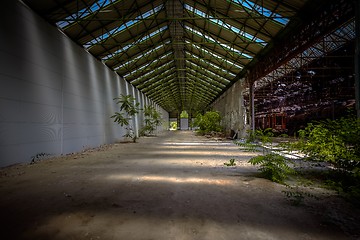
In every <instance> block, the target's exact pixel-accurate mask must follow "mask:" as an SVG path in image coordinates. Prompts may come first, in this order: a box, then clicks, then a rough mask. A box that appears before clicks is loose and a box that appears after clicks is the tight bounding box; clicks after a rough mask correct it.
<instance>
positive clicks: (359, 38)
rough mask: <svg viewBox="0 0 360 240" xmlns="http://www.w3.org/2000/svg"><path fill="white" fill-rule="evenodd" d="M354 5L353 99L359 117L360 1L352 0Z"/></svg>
mask: <svg viewBox="0 0 360 240" xmlns="http://www.w3.org/2000/svg"><path fill="white" fill-rule="evenodd" d="M354 7H355V55H354V57H355V59H354V62H355V99H356V115H357V117H358V118H360V66H359V65H360V1H358V0H354Z"/></svg>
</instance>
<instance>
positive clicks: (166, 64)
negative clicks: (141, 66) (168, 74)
mask: <svg viewBox="0 0 360 240" xmlns="http://www.w3.org/2000/svg"><path fill="white" fill-rule="evenodd" d="M173 62H174V60H173V61H170V62H168V63H165V64H164V65H162V66H161V67H159V68H157V69H154V70H151V71H150V72H147V73H145V74H144V75H142V76H141V77H140V78H138V79H136V80H135V81H134V83H136V82H137V81H139V80H141V79H143V78H144V77H146V76H148V75H150V74H153V73H154V72H155V71H159V70H160V69H163V68H165V67H166V66H168V65H170V64H171V63H173ZM169 70H170V69H169Z"/></svg>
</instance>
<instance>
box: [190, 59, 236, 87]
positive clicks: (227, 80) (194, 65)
mask: <svg viewBox="0 0 360 240" xmlns="http://www.w3.org/2000/svg"><path fill="white" fill-rule="evenodd" d="M189 63H190V65H192V66H193V67H195V69H196V68H199V66H198V65H196V64H195V63H193V62H189ZM201 70H202V71H205V72H207V73H208V74H210V75H213V76H216V77H218V78H220V79H223V80H224V81H225V82H230V80H229V79H226V78H224V77H223V76H220V75H219V74H216V73H213V72H211V71H209V70H207V69H206V68H201Z"/></svg>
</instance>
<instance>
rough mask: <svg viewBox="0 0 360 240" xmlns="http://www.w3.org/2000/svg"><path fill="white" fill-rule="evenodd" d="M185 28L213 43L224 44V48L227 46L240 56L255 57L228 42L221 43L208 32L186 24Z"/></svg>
mask: <svg viewBox="0 0 360 240" xmlns="http://www.w3.org/2000/svg"><path fill="white" fill-rule="evenodd" d="M185 29H187V30H189V31H190V32H192V33H194V34H196V35H199V36H200V37H203V38H205V39H207V40H209V41H210V42H213V43H215V44H218V45H220V46H222V47H223V48H226V49H227V50H229V51H231V52H233V53H236V54H238V55H240V56H243V57H246V58H249V59H252V58H253V57H252V56H250V55H249V54H246V53H243V52H242V51H240V50H238V49H236V48H233V47H230V46H228V45H227V44H224V43H220V42H219V41H217V40H216V39H214V38H212V37H210V36H208V35H206V34H203V33H201V32H199V31H197V30H195V29H193V28H191V27H189V26H185Z"/></svg>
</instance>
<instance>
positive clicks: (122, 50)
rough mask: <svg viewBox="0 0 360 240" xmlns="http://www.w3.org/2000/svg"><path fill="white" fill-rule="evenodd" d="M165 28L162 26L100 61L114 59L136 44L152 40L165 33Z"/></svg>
mask: <svg viewBox="0 0 360 240" xmlns="http://www.w3.org/2000/svg"><path fill="white" fill-rule="evenodd" d="M167 28H168V26H163V27H161V28H159V29H157V30H155V31H154V32H152V33H150V34H149V35H146V36H144V37H142V38H140V39H139V40H137V41H135V42H133V43H131V44H128V45H126V46H125V47H123V48H121V49H119V50H117V51H115V52H114V53H110V54H108V55H106V56H105V57H103V58H102V60H103V61H106V60H109V59H111V58H113V57H115V56H116V55H118V54H119V53H121V52H124V51H126V50H127V49H129V48H131V47H133V46H135V45H136V44H138V43H141V42H144V41H146V40H148V39H150V38H152V37H153V36H155V35H157V34H159V33H161V32H163V31H165V30H166V29H167Z"/></svg>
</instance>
